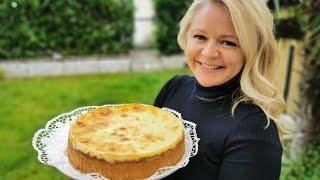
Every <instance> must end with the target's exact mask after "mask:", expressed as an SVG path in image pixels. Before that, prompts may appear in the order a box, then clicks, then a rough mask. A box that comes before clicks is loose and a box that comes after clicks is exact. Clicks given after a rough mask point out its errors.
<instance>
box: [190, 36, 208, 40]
mask: <svg viewBox="0 0 320 180" xmlns="http://www.w3.org/2000/svg"><path fill="white" fill-rule="evenodd" d="M193 38H196V39H199V40H206V39H207V38H206V37H205V36H202V35H194V36H193Z"/></svg>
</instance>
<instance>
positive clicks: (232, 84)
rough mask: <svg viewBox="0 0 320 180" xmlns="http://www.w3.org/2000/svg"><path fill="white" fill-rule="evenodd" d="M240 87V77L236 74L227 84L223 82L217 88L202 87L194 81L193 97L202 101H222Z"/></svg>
mask: <svg viewBox="0 0 320 180" xmlns="http://www.w3.org/2000/svg"><path fill="white" fill-rule="evenodd" d="M239 87H240V75H239V74H238V75H237V76H235V77H234V78H232V79H231V80H229V81H228V82H225V83H224V84H222V85H219V86H212V87H203V86H201V85H200V84H199V82H198V81H197V80H196V79H195V91H194V96H195V97H196V99H199V100H203V101H209V102H210V101H216V100H219V99H224V98H225V97H231V96H232V93H233V92H234V91H235V90H236V89H237V88H239Z"/></svg>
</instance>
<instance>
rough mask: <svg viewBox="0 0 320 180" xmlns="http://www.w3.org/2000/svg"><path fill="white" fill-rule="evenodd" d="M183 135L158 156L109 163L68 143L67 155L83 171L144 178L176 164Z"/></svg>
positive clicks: (120, 179)
mask: <svg viewBox="0 0 320 180" xmlns="http://www.w3.org/2000/svg"><path fill="white" fill-rule="evenodd" d="M184 151H185V142H184V137H183V138H182V140H181V141H180V142H179V143H178V144H177V145H176V147H175V148H173V149H170V150H169V151H167V152H165V153H162V154H160V155H158V156H155V157H151V158H145V159H141V160H139V161H124V162H114V163H110V162H107V161H105V160H101V159H97V158H95V157H90V156H88V155H87V154H84V153H82V152H80V151H78V150H76V149H74V148H72V146H71V145H70V144H69V143H68V147H67V155H68V158H69V161H70V163H71V164H72V166H73V167H74V168H75V169H77V170H79V171H81V172H83V173H99V174H101V175H103V176H104V177H106V178H109V179H111V180H129V179H130V180H133V179H145V178H148V177H150V176H152V175H153V174H154V173H155V172H156V171H157V170H158V169H159V168H161V167H165V166H174V165H176V164H177V163H178V162H179V161H180V160H181V158H182V157H183V155H184Z"/></svg>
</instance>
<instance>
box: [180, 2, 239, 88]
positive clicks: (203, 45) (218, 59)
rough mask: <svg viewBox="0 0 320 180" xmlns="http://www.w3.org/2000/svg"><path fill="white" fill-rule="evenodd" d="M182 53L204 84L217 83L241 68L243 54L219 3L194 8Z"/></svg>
mask: <svg viewBox="0 0 320 180" xmlns="http://www.w3.org/2000/svg"><path fill="white" fill-rule="evenodd" d="M185 53H186V56H187V59H188V65H189V68H190V70H191V71H192V73H193V74H194V76H195V78H196V79H197V81H198V82H199V83H200V84H201V85H202V86H204V87H211V86H218V85H221V84H223V83H225V82H227V81H229V80H230V79H232V78H233V77H235V76H236V75H237V74H238V73H239V72H240V71H241V69H242V68H243V66H244V63H245V57H244V54H243V52H242V50H241V48H240V46H239V42H238V38H237V35H236V32H235V30H234V27H233V24H232V21H231V18H230V16H229V14H228V12H227V10H226V9H225V7H224V6H223V5H221V4H217V3H208V4H206V5H204V6H203V7H201V8H199V9H198V10H196V12H195V13H194V16H193V17H192V19H191V24H190V27H189V30H188V34H187V46H186V51H185Z"/></svg>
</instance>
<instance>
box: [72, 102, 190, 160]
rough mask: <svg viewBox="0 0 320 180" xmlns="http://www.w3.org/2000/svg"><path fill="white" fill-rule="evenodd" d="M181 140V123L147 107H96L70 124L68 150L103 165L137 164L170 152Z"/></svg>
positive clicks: (162, 111)
mask: <svg viewBox="0 0 320 180" xmlns="http://www.w3.org/2000/svg"><path fill="white" fill-rule="evenodd" d="M182 138H184V128H183V124H182V122H181V120H180V119H179V118H177V117H176V116H174V115H173V114H172V113H170V112H167V111H164V110H161V109H160V108H157V107H154V106H151V105H141V104H124V105H119V106H113V107H100V108H97V109H95V110H92V111H90V112H88V113H87V114H85V115H83V116H81V117H80V118H78V119H77V120H75V121H74V122H73V124H72V125H71V129H70V134H69V142H70V144H71V145H72V147H73V148H74V149H76V150H79V151H81V152H83V153H85V154H88V155H89V156H90V157H96V158H98V159H104V160H105V161H107V162H115V161H138V160H140V159H143V158H148V157H153V156H156V155H159V154H161V153H163V152H166V151H168V150H170V149H172V148H174V147H175V146H176V145H177V144H178V143H179V142H180V141H181V140H182Z"/></svg>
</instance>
